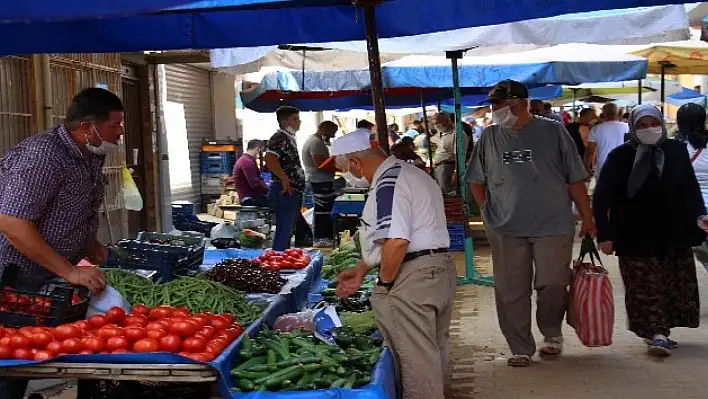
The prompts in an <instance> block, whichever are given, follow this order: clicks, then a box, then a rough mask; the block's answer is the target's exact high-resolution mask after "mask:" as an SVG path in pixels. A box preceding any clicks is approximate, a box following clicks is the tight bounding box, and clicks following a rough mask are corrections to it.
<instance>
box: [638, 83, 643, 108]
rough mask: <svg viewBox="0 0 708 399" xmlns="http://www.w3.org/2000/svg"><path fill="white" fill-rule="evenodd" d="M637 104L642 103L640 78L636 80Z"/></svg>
mask: <svg viewBox="0 0 708 399" xmlns="http://www.w3.org/2000/svg"><path fill="white" fill-rule="evenodd" d="M637 105H642V80H641V79H639V80H638V81H637Z"/></svg>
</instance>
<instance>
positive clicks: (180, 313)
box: [172, 308, 189, 319]
mask: <svg viewBox="0 0 708 399" xmlns="http://www.w3.org/2000/svg"><path fill="white" fill-rule="evenodd" d="M172 317H184V318H185V319H186V318H187V317H189V309H187V308H176V309H175V310H174V312H172Z"/></svg>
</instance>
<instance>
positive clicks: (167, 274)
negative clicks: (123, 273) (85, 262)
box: [102, 240, 204, 282]
mask: <svg viewBox="0 0 708 399" xmlns="http://www.w3.org/2000/svg"><path fill="white" fill-rule="evenodd" d="M203 259H204V248H201V247H199V248H198V247H176V246H172V245H161V244H150V243H146V242H141V241H134V240H123V241H119V242H118V243H117V244H116V246H115V247H113V248H111V250H110V251H109V252H108V260H107V261H106V264H105V265H103V266H102V267H104V268H118V269H127V270H136V269H138V270H155V271H156V272H157V275H156V276H155V278H156V279H157V280H159V281H162V282H167V281H172V280H173V279H174V277H175V276H176V275H184V274H190V273H191V272H193V271H195V270H197V269H198V268H199V265H201V263H202V261H203Z"/></svg>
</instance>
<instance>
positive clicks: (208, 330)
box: [195, 326, 216, 339]
mask: <svg viewBox="0 0 708 399" xmlns="http://www.w3.org/2000/svg"><path fill="white" fill-rule="evenodd" d="M197 334H199V335H203V336H204V337H205V338H206V339H209V338H211V337H213V336H214V334H216V329H215V328H214V327H212V326H204V327H202V329H201V330H199V331H198V332H197ZM195 335H196V334H195Z"/></svg>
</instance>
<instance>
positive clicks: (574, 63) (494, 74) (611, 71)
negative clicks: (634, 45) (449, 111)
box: [382, 44, 647, 87]
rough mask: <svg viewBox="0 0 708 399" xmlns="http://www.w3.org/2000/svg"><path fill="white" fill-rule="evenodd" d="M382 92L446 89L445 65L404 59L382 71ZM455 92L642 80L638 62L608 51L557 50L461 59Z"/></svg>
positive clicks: (601, 48) (575, 47)
mask: <svg viewBox="0 0 708 399" xmlns="http://www.w3.org/2000/svg"><path fill="white" fill-rule="evenodd" d="M382 69H383V73H384V84H385V85H387V86H388V87H449V86H450V84H451V83H450V82H452V69H451V68H450V62H449V60H447V59H446V58H444V57H434V56H410V57H405V58H403V59H400V60H398V61H393V62H389V63H387V64H385V65H384V66H383V68H382ZM459 69H460V87H492V86H494V84H496V83H497V82H498V81H500V80H503V79H513V80H517V81H519V82H523V83H524V84H526V85H530V86H539V85H547V84H570V85H574V84H581V83H589V82H616V81H624V80H635V79H643V78H645V77H646V69H647V62H646V60H645V59H644V58H641V57H637V56H634V55H629V54H624V53H621V52H617V51H612V49H611V47H610V46H599V45H593V44H562V45H558V46H553V47H545V48H539V49H535V50H531V51H526V52H522V53H516V54H499V55H491V56H487V57H463V58H462V59H461V60H460V61H459Z"/></svg>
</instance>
